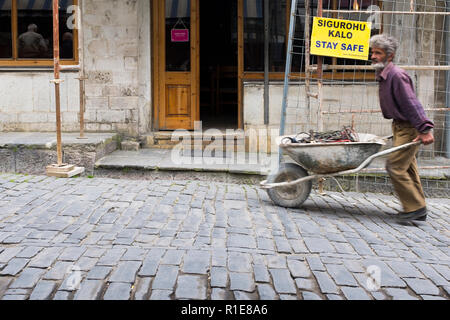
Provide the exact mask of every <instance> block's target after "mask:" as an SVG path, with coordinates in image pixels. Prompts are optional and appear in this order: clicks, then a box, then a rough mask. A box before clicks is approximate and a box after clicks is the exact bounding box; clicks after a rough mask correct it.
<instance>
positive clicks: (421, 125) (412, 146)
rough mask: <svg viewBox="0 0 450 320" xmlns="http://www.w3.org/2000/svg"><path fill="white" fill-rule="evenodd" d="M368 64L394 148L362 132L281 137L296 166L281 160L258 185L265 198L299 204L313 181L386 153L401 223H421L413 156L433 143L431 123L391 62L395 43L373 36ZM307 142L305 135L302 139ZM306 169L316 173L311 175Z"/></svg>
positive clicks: (404, 75) (424, 214) (363, 164)
mask: <svg viewBox="0 0 450 320" xmlns="http://www.w3.org/2000/svg"><path fill="white" fill-rule="evenodd" d="M370 44H371V48H372V56H371V58H372V62H373V66H374V67H375V69H376V76H377V81H378V82H379V84H380V88H379V89H380V106H381V109H382V112H383V116H384V117H385V118H386V119H392V120H393V125H392V128H393V139H394V146H393V148H391V149H388V150H385V151H382V152H380V150H381V148H382V146H383V145H384V144H385V142H384V141H383V139H382V138H378V137H376V136H373V135H368V134H364V135H362V134H360V137H358V139H357V141H354V140H353V139H350V141H344V140H340V141H331V143H330V141H325V142H324V141H314V139H313V141H312V142H313V143H311V141H307V142H308V143H305V139H302V140H299V139H298V137H299V136H296V137H280V141H279V144H280V148H281V149H282V151H283V153H285V154H287V155H289V156H290V157H291V158H292V159H293V160H294V161H295V162H296V163H297V164H298V165H297V164H294V163H285V164H282V165H281V166H280V170H279V171H278V172H277V173H276V174H273V175H271V176H269V177H268V179H267V180H266V181H263V182H262V183H261V187H262V188H265V189H267V190H268V194H269V197H270V198H271V199H272V200H273V201H274V202H275V203H276V204H278V205H280V206H284V207H298V206H300V205H301V204H303V202H304V201H306V199H307V198H308V197H309V195H310V193H311V189H312V182H311V181H312V180H313V179H318V178H323V177H330V176H331V177H333V176H340V175H346V174H355V173H358V172H359V171H361V170H362V169H364V168H366V167H367V166H368V165H369V164H370V163H371V162H372V161H373V160H374V159H375V158H378V157H382V156H388V159H387V163H386V169H387V171H388V173H389V176H390V177H391V180H392V184H393V186H394V190H395V192H396V194H397V196H398V198H399V200H400V202H401V204H402V206H403V209H404V212H403V213H401V214H399V215H398V218H399V219H400V220H402V221H414V220H419V221H425V220H426V218H427V208H426V202H425V194H424V192H423V189H422V184H421V181H420V176H419V172H418V166H417V160H416V154H417V152H418V150H419V147H420V145H421V144H424V145H429V144H432V143H433V142H434V136H433V134H432V132H431V130H432V129H433V128H434V124H433V122H432V121H430V120H429V119H428V118H427V117H426V115H425V111H424V109H423V107H422V105H421V104H420V102H419V101H418V99H417V97H416V94H415V92H414V88H413V83H412V80H411V78H410V77H409V76H408V74H407V73H406V72H405V71H404V70H402V69H400V68H398V67H397V66H395V65H394V64H393V60H394V58H395V54H396V51H397V49H398V41H397V40H396V39H395V38H393V37H389V36H386V35H377V36H374V37H372V39H371V41H370ZM306 140H308V139H306ZM308 171H309V172H313V173H315V175H312V176H310V175H309V174H308Z"/></svg>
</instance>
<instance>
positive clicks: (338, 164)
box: [261, 134, 421, 208]
mask: <svg viewBox="0 0 450 320" xmlns="http://www.w3.org/2000/svg"><path fill="white" fill-rule="evenodd" d="M292 138H293V137H292V136H285V137H279V138H278V140H277V143H278V145H279V147H280V149H281V151H282V153H283V154H286V155H288V156H289V157H290V158H292V160H294V161H295V163H283V164H281V165H280V168H279V170H278V172H277V173H275V174H272V175H270V176H269V177H268V179H267V180H265V181H262V182H261V188H263V189H266V190H267V193H268V195H269V197H270V199H271V200H272V201H273V202H274V203H275V204H277V205H278V206H281V207H286V208H296V207H299V206H301V205H302V204H303V203H304V202H305V201H306V200H307V199H308V198H309V196H310V194H311V191H312V181H313V180H315V179H321V178H327V177H335V176H343V175H350V174H355V173H358V172H360V171H361V170H363V169H365V168H367V166H369V165H370V164H371V163H372V161H373V160H375V159H376V158H379V157H383V156H387V155H389V154H391V153H394V152H397V151H400V150H403V149H407V148H410V147H412V146H415V145H419V144H421V142H411V143H407V144H405V145H402V146H399V147H394V148H390V149H387V150H384V151H380V150H381V149H382V147H383V146H385V145H386V141H387V140H389V139H391V138H392V136H389V137H384V138H380V137H377V136H375V135H371V134H359V142H334V143H293V142H292V141H293V140H292ZM309 172H311V173H312V175H310V174H309Z"/></svg>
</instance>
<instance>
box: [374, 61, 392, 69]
mask: <svg viewBox="0 0 450 320" xmlns="http://www.w3.org/2000/svg"><path fill="white" fill-rule="evenodd" d="M388 64H389V61H387V60H386V61H383V62H376V63H375V62H374V63H372V67H374V68H375V70H377V71H382V70H383V69H384V68H386V67H387V65H388Z"/></svg>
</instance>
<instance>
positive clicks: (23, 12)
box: [17, 0, 74, 59]
mask: <svg viewBox="0 0 450 320" xmlns="http://www.w3.org/2000/svg"><path fill="white" fill-rule="evenodd" d="M72 4H73V1H70V0H62V1H60V12H59V16H60V17H59V19H60V26H59V27H60V52H61V58H62V59H73V57H74V53H73V30H70V29H69V28H68V26H67V19H69V17H70V15H71V14H69V13H68V12H67V8H68V7H69V6H71V5H72ZM17 28H18V30H17V32H18V39H17V49H18V57H19V58H22V59H51V58H53V15H52V1H45V0H17Z"/></svg>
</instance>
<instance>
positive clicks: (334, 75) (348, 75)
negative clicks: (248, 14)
mask: <svg viewBox="0 0 450 320" xmlns="http://www.w3.org/2000/svg"><path fill="white" fill-rule="evenodd" d="M337 1H338V0H332V5H333V9H334V8H336V9H337ZM242 2H243V1H242ZM377 3H378V5H379V7H380V8H382V5H383V1H382V0H378V1H377ZM290 15H291V1H289V0H287V1H286V44H287V42H288V41H289V32H288V31H289V26H290ZM244 19H245V18H244V17H242V19H241V21H240V23H241V24H242V25H241V26H239V27H240V28H241V30H242V32H244V25H245V24H244ZM381 25H382V26H383V23H381ZM243 40H244V38H243V37H242V39H241V41H242V43H240V44H239V47H240V48H242V49H241V50H240V51H241V52H240V55H242V57H241V59H242V61H243V62H244V61H245V59H244V56H245V52H244V48H245V45H244V42H243ZM332 59H333V65H335V64H337V59H336V58H332ZM243 69H244V70H243V71H242V79H243V80H244V81H248V80H250V81H251V80H256V81H262V80H264V71H245V66H243ZM284 76H285V73H284V72H273V71H271V72H269V80H271V81H272V80H273V81H282V80H284ZM291 77H292V78H293V79H299V78H305V77H306V74H305V73H304V72H302V73H295V74H294V73H291ZM311 77H312V78H317V75H316V74H314V73H313V74H311ZM322 78H323V79H325V80H375V72H372V71H369V72H368V71H366V72H361V71H354V72H342V71H337V70H332V71H328V72H323V76H322Z"/></svg>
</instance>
